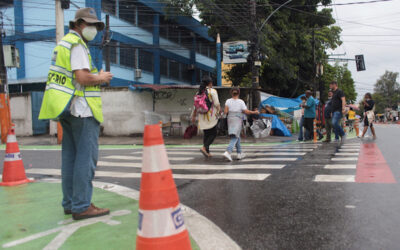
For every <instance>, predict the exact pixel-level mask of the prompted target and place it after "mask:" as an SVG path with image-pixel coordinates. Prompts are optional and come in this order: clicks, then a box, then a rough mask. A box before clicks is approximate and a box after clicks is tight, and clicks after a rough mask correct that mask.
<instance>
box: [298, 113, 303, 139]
mask: <svg viewBox="0 0 400 250" xmlns="http://www.w3.org/2000/svg"><path fill="white" fill-rule="evenodd" d="M303 125H304V116H302V117H301V119H300V124H299V126H300V132H299V138H298V140H299V141H302V140H303V139H304V137H303V136H304V132H303Z"/></svg>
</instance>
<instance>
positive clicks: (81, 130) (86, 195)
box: [60, 112, 100, 213]
mask: <svg viewBox="0 0 400 250" xmlns="http://www.w3.org/2000/svg"><path fill="white" fill-rule="evenodd" d="M60 123H61V125H62V128H63V140H62V166H61V179H62V191H63V201H62V206H63V207H64V209H65V210H72V213H81V212H84V211H86V210H87V209H88V207H89V206H90V203H91V200H92V193H93V186H92V180H93V178H94V171H95V168H96V165H97V159H98V154H99V146H98V139H99V133H100V123H99V122H98V121H97V120H96V119H94V117H87V118H78V117H74V116H72V115H70V114H69V112H65V113H64V114H63V115H62V116H61V117H60Z"/></svg>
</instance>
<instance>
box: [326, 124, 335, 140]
mask: <svg viewBox="0 0 400 250" xmlns="http://www.w3.org/2000/svg"><path fill="white" fill-rule="evenodd" d="M325 129H326V140H327V141H330V140H331V139H332V129H333V125H332V118H325Z"/></svg>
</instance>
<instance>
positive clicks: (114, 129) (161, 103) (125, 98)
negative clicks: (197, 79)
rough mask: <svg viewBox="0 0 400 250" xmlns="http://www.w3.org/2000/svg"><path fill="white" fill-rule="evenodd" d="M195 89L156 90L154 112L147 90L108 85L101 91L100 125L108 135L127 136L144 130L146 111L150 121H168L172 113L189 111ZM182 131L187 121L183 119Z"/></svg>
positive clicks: (179, 113)
mask: <svg viewBox="0 0 400 250" xmlns="http://www.w3.org/2000/svg"><path fill="white" fill-rule="evenodd" d="M195 92H196V90H192V89H182V90H164V91H158V92H157V94H156V102H155V106H154V107H155V109H154V112H153V97H152V92H149V91H142V92H138V91H135V92H133V91H130V90H128V89H127V88H122V89H121V88H119V89H107V90H104V91H103V92H102V99H103V114H104V122H103V124H102V125H101V126H102V130H103V134H104V135H107V136H127V135H132V134H141V133H143V129H144V125H145V120H146V117H145V112H144V111H147V113H148V114H150V115H151V117H147V120H151V121H152V122H153V123H156V122H158V121H159V120H163V121H164V122H167V121H169V120H170V117H171V115H175V116H179V117H180V116H181V115H190V113H191V108H192V107H193V96H194V93H195ZM182 125H183V127H182V133H183V131H184V129H185V128H186V126H188V123H187V121H185V120H182Z"/></svg>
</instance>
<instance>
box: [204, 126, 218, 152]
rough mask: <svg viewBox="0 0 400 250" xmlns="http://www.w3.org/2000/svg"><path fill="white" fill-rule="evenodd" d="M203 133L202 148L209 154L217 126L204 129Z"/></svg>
mask: <svg viewBox="0 0 400 250" xmlns="http://www.w3.org/2000/svg"><path fill="white" fill-rule="evenodd" d="M203 133H204V136H203V146H204V147H205V148H206V151H207V153H210V145H211V144H212V143H213V142H214V140H215V137H217V126H216V125H215V127H213V128H210V129H204V130H203Z"/></svg>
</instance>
